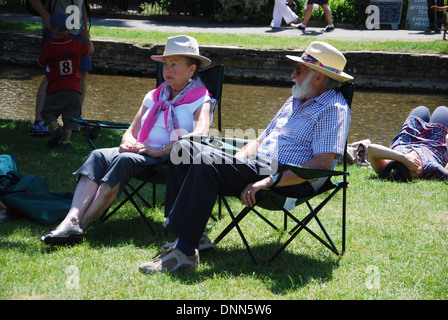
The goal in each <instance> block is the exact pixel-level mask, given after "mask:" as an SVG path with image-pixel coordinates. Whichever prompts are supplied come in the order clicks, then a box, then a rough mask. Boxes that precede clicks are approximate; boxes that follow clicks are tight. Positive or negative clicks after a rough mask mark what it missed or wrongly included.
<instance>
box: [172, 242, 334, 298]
mask: <svg viewBox="0 0 448 320" xmlns="http://www.w3.org/2000/svg"><path fill="white" fill-rule="evenodd" d="M252 249H253V250H254V251H255V252H256V253H258V257H259V258H260V260H261V261H262V262H260V263H261V264H262V265H260V266H256V265H255V264H253V263H252V260H251V258H250V256H249V255H248V253H247V251H246V249H245V248H232V249H221V248H219V246H218V247H215V249H214V250H211V251H208V252H204V253H201V254H200V259H201V263H205V264H209V265H210V268H206V269H205V270H201V269H200V268H198V270H194V271H190V272H175V273H173V274H172V275H171V277H172V278H174V279H176V280H178V281H180V282H182V283H184V284H191V285H194V284H197V283H198V282H201V281H205V280H208V279H212V278H216V277H217V276H218V277H222V278H223V280H224V279H226V278H228V277H232V278H245V277H247V278H254V279H255V280H256V281H260V282H262V283H263V286H265V287H266V288H268V289H269V290H270V291H271V292H272V293H274V294H287V293H288V292H290V291H292V290H297V289H298V288H301V287H304V286H306V285H307V284H309V283H310V282H317V283H321V282H327V281H330V280H331V279H332V274H333V271H334V270H335V269H337V268H338V267H339V259H340V258H339V257H336V256H330V257H326V258H315V257H311V256H307V255H303V254H295V253H292V252H289V251H285V252H283V253H282V254H281V255H280V256H279V257H278V258H277V259H276V260H275V261H274V262H273V263H271V264H263V263H264V262H265V261H267V260H268V258H269V257H268V255H269V254H273V252H274V251H275V250H277V249H278V246H276V245H272V244H260V245H256V246H253V247H252Z"/></svg>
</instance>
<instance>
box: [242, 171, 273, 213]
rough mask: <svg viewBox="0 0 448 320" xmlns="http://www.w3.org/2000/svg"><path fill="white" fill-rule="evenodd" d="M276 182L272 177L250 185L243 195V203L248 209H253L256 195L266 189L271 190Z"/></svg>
mask: <svg viewBox="0 0 448 320" xmlns="http://www.w3.org/2000/svg"><path fill="white" fill-rule="evenodd" d="M273 184H274V182H273V181H272V179H271V178H270V177H266V178H264V179H263V180H260V181H257V182H254V183H249V184H248V185H247V186H246V188H244V190H243V192H242V193H241V203H242V204H244V205H245V206H247V207H253V206H254V205H255V194H256V193H257V192H258V191H260V190H261V189H264V188H270V187H271V186H272V185H273Z"/></svg>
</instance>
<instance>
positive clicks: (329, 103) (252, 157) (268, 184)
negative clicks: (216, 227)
mask: <svg viewBox="0 0 448 320" xmlns="http://www.w3.org/2000/svg"><path fill="white" fill-rule="evenodd" d="M287 57H288V58H289V59H291V60H293V61H296V62H297V66H296V68H295V69H294V71H293V72H292V74H291V78H292V79H293V80H294V82H295V84H294V88H293V90H292V91H293V93H292V97H290V98H289V99H288V100H287V101H286V102H285V104H284V105H283V107H282V108H281V109H280V110H279V112H278V113H277V115H276V116H275V117H274V118H273V120H272V121H271V123H270V124H269V125H268V127H267V128H266V130H265V131H264V132H263V133H262V134H261V135H260V136H259V137H258V138H257V139H255V140H253V141H251V142H250V143H248V144H246V145H245V147H244V148H242V149H241V150H240V151H239V152H238V153H237V154H236V155H235V156H234V157H232V156H230V155H228V154H226V153H224V152H217V151H216V149H213V148H211V147H209V146H204V145H200V144H198V143H195V142H193V141H185V140H181V141H179V142H177V143H176V144H175V145H174V146H173V150H174V151H175V152H176V153H177V152H178V153H179V154H183V155H185V154H188V153H190V156H191V157H193V156H194V157H195V159H197V158H199V157H200V158H201V159H203V161H202V162H201V163H199V164H197V163H195V164H194V165H189V163H183V165H175V164H173V163H170V164H169V166H168V174H167V184H166V186H167V189H166V198H165V215H166V216H168V218H167V220H166V221H165V224H164V225H165V228H166V229H167V230H168V231H170V232H172V233H174V234H176V235H177V236H178V239H177V240H176V242H174V243H173V244H172V246H171V247H169V248H166V247H167V246H164V247H163V248H162V254H161V255H160V256H158V257H157V258H155V259H153V260H152V261H149V262H146V263H143V264H142V265H141V266H140V270H141V271H142V272H145V273H154V272H160V271H168V272H172V271H175V270H185V269H192V268H195V267H196V265H197V264H198V263H199V251H201V250H203V249H210V248H211V247H212V245H211V243H205V242H204V241H203V239H204V238H205V237H204V236H203V233H204V229H205V226H206V225H207V221H208V219H209V217H210V214H211V210H212V208H213V206H214V203H215V201H216V199H217V196H218V194H221V195H226V196H237V197H240V199H241V202H242V203H243V204H244V205H246V206H248V207H251V206H253V204H254V202H255V195H256V193H257V192H258V191H259V190H261V189H263V188H274V187H275V188H276V191H278V192H279V193H281V194H284V195H285V196H287V197H292V198H297V196H298V195H301V196H303V197H304V196H308V195H312V194H314V193H315V192H316V191H317V190H319V189H320V188H321V187H322V185H323V184H324V183H325V179H326V178H318V179H313V180H307V179H303V178H301V177H299V176H297V175H295V174H294V173H293V172H292V171H290V170H284V171H283V170H281V168H282V167H283V165H284V164H295V165H300V166H303V167H307V168H316V169H333V168H334V167H335V165H336V158H338V157H342V156H343V154H344V147H345V142H346V140H347V134H348V130H349V127H350V109H349V107H348V105H347V102H346V101H345V99H344V97H343V95H342V94H341V93H340V92H338V91H336V90H334V89H335V88H336V87H337V86H339V85H340V83H341V82H345V81H348V80H351V79H353V77H352V76H350V75H348V74H346V73H345V72H344V71H343V69H344V67H345V64H346V60H345V57H344V56H343V54H342V53H341V52H340V51H339V50H337V49H336V48H335V47H333V46H331V45H329V44H327V43H325V42H319V41H315V42H313V43H311V44H310V45H309V46H308V48H307V49H306V50H305V52H304V53H303V54H302V55H301V56H290V55H288V56H287ZM190 150H194V152H193V153H192V152H191V151H190ZM185 158H186V159H188V160H190V157H185ZM189 162H190V163H191V161H189ZM188 165H189V166H188Z"/></svg>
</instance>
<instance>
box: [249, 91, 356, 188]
mask: <svg viewBox="0 0 448 320" xmlns="http://www.w3.org/2000/svg"><path fill="white" fill-rule="evenodd" d="M350 119H351V115H350V108H349V106H348V105H347V102H346V101H345V99H344V97H343V95H342V94H341V93H340V92H336V91H334V90H327V91H325V92H324V93H323V94H321V95H320V96H319V97H317V98H315V99H311V100H308V101H306V102H305V103H304V104H302V105H301V104H300V101H299V100H298V99H294V98H293V97H290V98H289V99H288V100H287V101H286V102H285V104H284V105H283V107H282V108H281V109H280V110H279V112H278V113H277V115H276V116H275V117H274V118H273V119H272V121H271V123H270V124H269V125H268V127H267V128H266V130H265V131H264V132H263V134H262V138H263V141H262V143H261V145H260V146H259V148H258V150H257V153H258V154H259V155H261V156H265V157H267V158H270V159H275V160H277V161H278V162H280V163H281V164H294V165H302V164H303V163H305V162H307V161H309V160H311V159H312V158H313V157H314V155H316V154H319V153H336V154H337V156H336V158H335V160H333V162H332V164H331V165H330V169H333V168H334V167H335V165H336V160H337V159H338V158H340V157H342V156H343V155H344V147H345V142H346V140H347V135H348V130H349V128H350ZM325 179H326V178H320V179H315V180H312V181H310V183H311V185H312V186H313V188H314V190H316V191H317V190H318V189H319V188H320V187H321V186H322V185H323V184H324V182H325Z"/></svg>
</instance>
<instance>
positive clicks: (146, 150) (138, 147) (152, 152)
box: [134, 142, 165, 158]
mask: <svg viewBox="0 0 448 320" xmlns="http://www.w3.org/2000/svg"><path fill="white" fill-rule="evenodd" d="M134 152H136V153H139V154H146V155H148V156H150V157H152V158H160V157H163V156H164V155H165V150H164V149H163V147H151V146H150V145H149V144H147V143H146V142H137V143H136V144H135V151H134Z"/></svg>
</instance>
